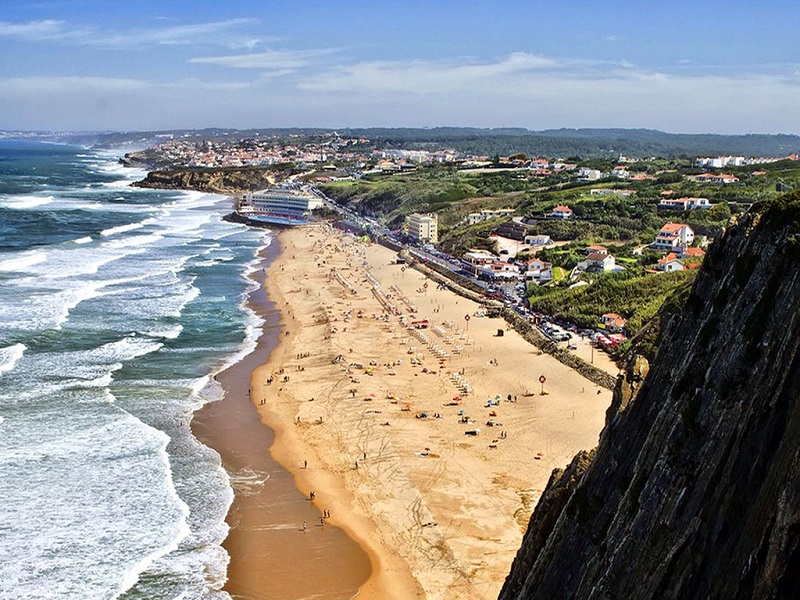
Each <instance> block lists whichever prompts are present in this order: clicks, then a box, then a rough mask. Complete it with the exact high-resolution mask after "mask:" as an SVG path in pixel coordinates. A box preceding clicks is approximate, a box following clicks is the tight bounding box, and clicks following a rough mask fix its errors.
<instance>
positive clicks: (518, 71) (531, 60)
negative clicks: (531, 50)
mask: <svg viewBox="0 0 800 600" xmlns="http://www.w3.org/2000/svg"><path fill="white" fill-rule="evenodd" d="M561 64H563V63H559V61H555V60H552V59H548V58H543V57H541V56H537V55H534V54H527V53H525V52H515V53H513V54H509V55H508V56H505V57H504V58H502V59H501V60H499V61H495V62H483V63H481V62H477V61H474V60H471V59H461V60H447V61H424V60H412V61H395V62H391V61H373V62H362V63H356V64H353V65H349V66H344V67H336V68H334V69H332V70H330V71H328V72H326V73H321V74H319V75H315V76H314V77H313V78H311V79H308V80H306V81H305V82H304V83H302V84H301V88H303V89H308V90H319V91H348V90H359V91H364V92H368V93H373V94H374V93H380V92H392V91H394V92H398V91H402V92H410V93H418V94H430V93H433V94H442V93H455V92H459V91H469V90H470V89H474V86H476V85H477V86H481V87H491V86H493V85H495V84H496V83H503V82H513V81H514V80H516V79H517V78H519V77H523V76H525V75H526V74H529V73H533V72H537V71H545V70H550V69H554V68H556V67H559V66H560V65H561Z"/></svg>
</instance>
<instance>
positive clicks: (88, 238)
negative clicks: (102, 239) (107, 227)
mask: <svg viewBox="0 0 800 600" xmlns="http://www.w3.org/2000/svg"><path fill="white" fill-rule="evenodd" d="M91 241H92V236H90V235H87V236H86V237H82V238H78V239H77V240H72V243H73V244H88V243H89V242H91Z"/></svg>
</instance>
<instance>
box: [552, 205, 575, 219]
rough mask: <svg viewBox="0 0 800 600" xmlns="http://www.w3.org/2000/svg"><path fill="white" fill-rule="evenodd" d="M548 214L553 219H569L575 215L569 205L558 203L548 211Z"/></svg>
mask: <svg viewBox="0 0 800 600" xmlns="http://www.w3.org/2000/svg"><path fill="white" fill-rule="evenodd" d="M550 216H551V217H553V218H554V219H571V218H572V217H573V216H575V215H574V213H573V212H572V209H571V208H570V207H569V206H563V205H558V206H556V207H555V208H554V209H553V212H552V213H550Z"/></svg>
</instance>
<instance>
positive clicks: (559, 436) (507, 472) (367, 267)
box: [212, 225, 616, 599]
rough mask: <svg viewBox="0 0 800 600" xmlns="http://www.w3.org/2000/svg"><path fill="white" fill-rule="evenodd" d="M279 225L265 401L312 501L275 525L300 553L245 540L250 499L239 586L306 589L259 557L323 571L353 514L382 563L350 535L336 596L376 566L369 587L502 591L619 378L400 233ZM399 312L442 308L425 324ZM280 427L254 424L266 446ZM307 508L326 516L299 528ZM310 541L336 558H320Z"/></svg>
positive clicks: (257, 387)
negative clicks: (541, 344)
mask: <svg viewBox="0 0 800 600" xmlns="http://www.w3.org/2000/svg"><path fill="white" fill-rule="evenodd" d="M279 239H280V245H281V247H282V250H281V252H280V254H279V256H278V257H277V258H276V259H275V261H274V262H273V263H272V264H271V266H270V267H269V269H268V273H267V276H266V288H267V294H268V296H269V298H270V299H271V300H272V301H273V302H274V303H275V308H277V309H278V310H279V311H280V312H281V318H282V322H283V324H282V327H281V329H280V330H279V331H277V332H276V335H277V337H279V338H280V343H279V345H278V347H277V348H276V349H275V350H273V351H272V352H271V353H270V354H269V359H268V360H267V361H266V362H264V364H263V365H262V366H260V367H258V368H256V369H255V370H254V371H253V373H252V379H251V381H250V387H251V388H252V398H251V402H250V405H251V406H254V407H255V409H257V410H258V413H259V415H260V417H261V420H262V421H263V422H264V423H266V424H267V425H269V428H271V429H272V430H273V431H274V432H275V439H274V444H273V445H272V446H271V448H270V453H271V455H272V456H273V457H274V458H275V459H276V460H277V461H278V462H279V463H280V464H281V465H283V466H284V467H285V468H286V469H287V470H288V471H289V472H290V473H291V474H292V475H293V476H294V482H295V483H296V485H297V488H299V490H300V492H299V493H298V492H296V491H295V492H294V495H293V496H292V498H291V499H290V500H287V503H288V504H292V503H295V504H297V503H299V504H300V505H301V507H302V509H303V510H302V511H299V512H298V513H297V514H296V515H293V516H291V517H290V518H291V519H294V522H293V523H291V524H290V523H288V521H286V522H285V526H286V531H285V532H284V533H285V534H286V535H282V536H280V539H275V540H274V543H275V544H277V545H278V546H279V547H278V548H277V553H278V556H281V555H284V556H285V559H284V560H283V561H275V560H274V556H275V554H274V553H275V549H274V548H273V549H272V551H273V555H272V558H264V559H263V560H262V559H261V558H260V555H259V556H256V557H254V556H252V554H253V553H254V552H255V553H258V552H260V550H258V551H257V550H254V549H252V548H251V547H250V546H249V544H250V543H251V542H250V541H248V540H247V538H241V541H237V542H236V543H233V542H231V541H230V540H231V539H234V538H236V539H239V538H240V536H241V535H242V531H240V530H242V526H241V522H242V521H241V520H237V518H236V517H234V520H233V525H234V527H233V530H232V532H231V537H230V538H229V541H227V542H226V548H228V550H229V551H230V552H231V554H232V562H231V569H230V570H229V576H230V583H229V586H228V589H230V590H231V591H232V592H234V593H235V592H236V591H237V590H239V591H240V593H241V594H242V595H243V597H244V596H247V597H276V598H277V597H287V598H288V597H305V596H307V595H308V594H307V593H305V592H304V591H302V590H295V592H294V594H295V595H294V596H291V595H282V596H278V595H272V596H270V595H261V596H256V595H253V596H250V595H249V593H250V590H252V589H253V588H254V585H255V584H254V582H253V581H252V577H253V575H252V573H251V571H259V572H262V575H263V578H266V579H269V578H270V577H272V578H281V577H289V575H286V573H287V572H288V571H290V570H292V569H297V568H299V569H300V572H301V573H305V574H306V576H307V578H312V579H313V578H316V577H317V574H318V573H320V574H321V570H322V566H324V565H327V563H328V561H329V560H333V558H331V545H330V544H329V543H328V538H329V537H332V536H330V535H329V534H331V533H332V532H334V531H336V527H335V526H338V527H341V528H342V529H343V530H344V531H345V532H347V534H349V536H350V537H351V538H352V539H353V540H355V541H356V542H357V543H358V544H359V545H360V546H361V548H363V550H364V551H365V552H366V556H367V557H368V561H369V566H365V558H364V555H363V554H359V552H358V551H357V550H356V551H353V550H352V549H351V548H350V546H348V545H347V543H351V542H350V541H349V540H348V539H347V538H346V536H342V537H343V538H344V541H343V542H342V548H345V549H344V550H342V551H340V552H339V551H336V550H333V553H334V554H335V555H336V560H341V561H342V562H341V564H337V565H336V566H335V567H334V568H333V569H328V570H327V572H328V575H325V577H326V578H327V577H331V578H332V585H333V586H334V588H336V590H338V591H336V590H332V591H331V595H326V596H324V597H326V598H328V597H330V598H334V597H341V598H345V597H348V594H350V592H349V591H348V590H349V589H350V586H352V584H349V583H346V584H344V585H342V582H341V581H338V580H337V578H341V579H342V581H345V580H348V578H349V580H350V581H353V580H355V581H356V584H355V585H357V586H358V585H360V583H361V582H363V581H364V577H366V576H367V574H369V579H368V580H367V581H366V583H365V584H364V585H363V586H361V588H360V591H359V595H358V597H359V598H400V599H402V598H459V599H461V598H467V599H468V598H481V599H485V598H495V597H497V594H498V592H499V590H500V587H501V586H502V583H503V580H504V578H505V576H506V574H507V573H508V571H509V568H510V566H511V562H512V560H513V558H514V555H515V554H516V551H517V549H518V548H519V545H520V542H521V539H522V534H523V532H524V530H525V527H526V526H527V522H528V519H529V517H530V514H531V512H532V510H533V507H534V505H535V503H536V501H537V500H538V498H539V496H540V494H541V492H542V490H543V488H544V486H545V485H546V483H547V481H548V479H549V477H550V474H551V472H552V470H553V469H554V468H563V467H564V466H565V465H566V464H567V463H568V462H569V461H570V460H571V459H572V457H573V455H574V454H575V453H576V452H578V451H579V450H584V449H591V448H593V447H594V446H595V445H596V444H597V440H598V435H599V433H600V430H601V428H602V426H603V421H604V415H605V410H606V408H607V406H608V404H609V402H610V399H611V393H610V391H608V390H606V389H602V388H599V387H598V386H596V385H594V384H593V383H591V382H590V381H588V380H586V379H585V378H583V377H582V376H581V375H579V374H578V373H576V372H574V371H572V370H571V369H569V368H567V367H565V366H563V365H562V364H560V363H559V362H557V361H556V360H555V359H553V358H552V357H550V356H549V355H546V354H541V353H540V352H539V351H538V349H537V348H535V347H534V346H531V345H530V344H528V343H527V342H525V341H524V340H523V339H522V338H521V337H520V336H519V335H517V334H516V333H515V332H514V331H511V330H508V328H507V326H506V324H505V322H504V321H502V320H500V319H490V318H486V317H482V316H480V314H481V312H482V311H481V307H480V306H479V305H478V304H476V303H475V302H472V301H470V300H467V299H465V298H461V297H458V296H456V295H454V294H453V293H452V292H450V291H448V290H445V289H439V288H438V287H437V285H436V284H435V283H434V282H432V281H426V279H425V278H424V277H423V276H422V275H421V274H420V273H419V272H417V271H415V270H413V269H411V268H408V267H403V266H401V265H397V264H392V262H393V259H394V257H395V253H394V252H392V251H390V250H388V249H386V248H384V247H381V246H379V245H375V244H371V245H367V244H363V243H359V242H357V241H356V240H355V239H354V238H352V237H350V236H347V235H345V234H342V233H340V232H337V231H335V230H333V229H331V228H329V227H328V226H327V225H315V226H311V227H306V228H302V229H293V230H287V231H284V232H281V233H280V236H279ZM395 313H399V314H395ZM400 315H403V316H404V318H405V320H406V321H407V322H411V321H415V320H422V319H427V320H428V321H429V325H428V327H427V328H426V329H410V328H408V327H406V326H404V325H403V324H401V317H400ZM466 317H469V319H468V320H467V318H466ZM500 332H502V336H500V335H498V334H499V333H500ZM596 354H597V353H596ZM262 358H263V355H259V356H258V357H254V358H253V359H251V361H250V363H249V364H248V365H247V366H246V367H245V370H246V369H247V368H249V367H250V365H252V363H253V361H255V360H262ZM601 362H602V357H601V356H596V357H595V364H596V365H597V366H601V368H603V367H607V368H608V370H609V371H611V372H612V373H613V374H616V368H615V367H614V366H613V364H612V363H610V362H608V363H607V364H598V363H601ZM541 376H544V377H545V379H546V381H545V383H544V384H541V383H540V377H541ZM270 378H271V379H270ZM269 381H271V383H269ZM543 388H544V390H545V392H546V394H541V391H542V389H543ZM509 396H510V397H511V401H509V400H508V398H509ZM226 401H227V398H226ZM224 402H225V401H223V403H224ZM223 403H220V404H223ZM423 415H425V416H423ZM234 426H235V427H238V426H239V425H238V424H236V425H234ZM242 426H244V425H243V424H242ZM214 427H216V425H214ZM266 431H267V430H265V432H264V433H263V434H255V435H254V438H258V437H259V435H263V438H262V441H257V440H255V439H253V440H252V444H256V443H257V444H259V450H258V454H263V453H264V451H263V450H262V449H261V448H263V447H265V446H266V445H267V444H268V443H269V442H268V439H269V438H268V437H267V436H268V433H266ZM467 432H471V433H474V435H471V434H467ZM220 436H221V437H225V436H228V437H230V436H238V433H237V432H235V431H230V430H229V431H228V432H224V433H219V432H218V436H217V437H220ZM250 444H251V441H246V442H245V443H244V449H243V450H242V452H244V453H247V452H250V450H249V449H248V448H249V445H250ZM212 445H213V444H212ZM226 467H228V464H227V463H226ZM228 468H229V467H228ZM229 470H230V468H229ZM267 487H268V486H267ZM312 491H314V492H315V498H314V499H313V501H309V500H308V498H309V494H310V493H311V492H312ZM237 493H238V491H237ZM290 495H291V494H290ZM298 497H299V498H300V500H298ZM248 498H249V497H245V498H243V499H242V500H241V502H245V503H246V502H249V500H248ZM265 498H268V496H265ZM265 501H266V500H265ZM237 502H240V500H239V499H238V497H237ZM269 502H272V501H271V500H270V501H269ZM241 510H242V509H241V508H236V505H235V510H234V511H233V513H232V514H237V513H241ZM326 510H329V511H330V515H331V516H330V518H328V519H326V520H325V525H324V526H320V522H319V517H320V516H321V515H322V514H323V511H326ZM309 511H310V512H309ZM269 512H270V511H268V510H256V511H252V514H250V516H249V517H248V521H247V523H246V527H247V530H252V529H257V528H258V527H260V526H272V525H269V523H271V521H270V514H269ZM309 514H310V515H311V516H308V515H309ZM302 520H306V521H307V522H308V524H309V529H311V525H312V524H313V525H314V528H313V531H306V532H302V531H299V530H298V526H301V525H302ZM229 521H231V519H229ZM237 523H238V524H237ZM309 534H311V535H309ZM262 546H263V545H262ZM242 553H244V554H245V555H247V556H246V557H245V559H243V558H242ZM309 556H322V557H323V558H322V560H321V561H318V563H317V564H316V565H315V566H308V565H307V564H306V565H304V564H303V563H302V561H303V560H305V559H308V558H309ZM370 566H371V569H370ZM353 575H355V577H353ZM320 576H321V575H320ZM291 577H296V576H294V575H293V576H291ZM291 577H290V578H291ZM243 578H249V579H250V581H248V582H245V581H244V579H243ZM359 578H360V580H359ZM291 593H292V592H291V590H289V591H288V594H291ZM335 594H340V595H338V596H337V595H335Z"/></svg>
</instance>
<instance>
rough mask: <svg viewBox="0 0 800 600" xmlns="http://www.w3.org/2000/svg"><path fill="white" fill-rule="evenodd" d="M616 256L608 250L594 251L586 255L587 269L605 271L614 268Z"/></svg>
mask: <svg viewBox="0 0 800 600" xmlns="http://www.w3.org/2000/svg"><path fill="white" fill-rule="evenodd" d="M614 266H615V260H614V257H613V256H612V255H611V254H609V253H608V252H602V253H601V252H592V253H591V254H589V256H587V257H586V270H587V271H591V272H605V271H611V270H613V269H614Z"/></svg>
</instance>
